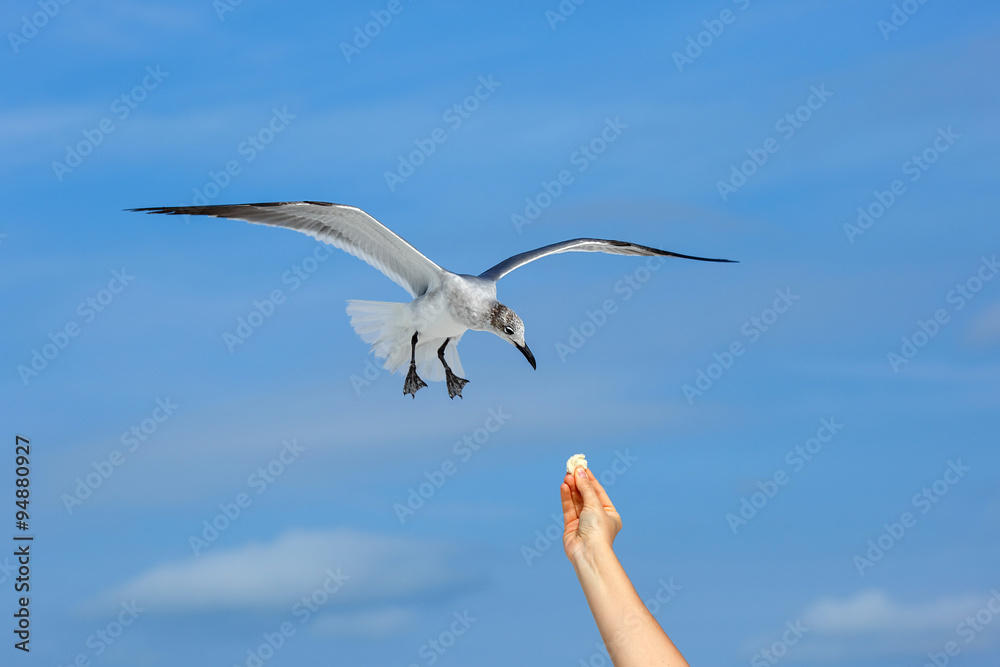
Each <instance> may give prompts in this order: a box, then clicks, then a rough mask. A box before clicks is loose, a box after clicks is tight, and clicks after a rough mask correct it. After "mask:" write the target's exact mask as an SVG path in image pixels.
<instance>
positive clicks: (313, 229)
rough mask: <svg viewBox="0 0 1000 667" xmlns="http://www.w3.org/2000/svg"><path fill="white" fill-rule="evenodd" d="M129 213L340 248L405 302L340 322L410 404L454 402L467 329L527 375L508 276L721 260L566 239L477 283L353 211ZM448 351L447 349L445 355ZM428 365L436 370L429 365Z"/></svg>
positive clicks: (312, 206)
mask: <svg viewBox="0 0 1000 667" xmlns="http://www.w3.org/2000/svg"><path fill="white" fill-rule="evenodd" d="M128 210H130V211H139V212H145V213H163V214H167V215H209V216H213V217H216V218H233V219H236V220H245V221H247V222H250V223H254V224H258V225H270V226H272V227H287V228H288V229H294V230H296V231H300V232H302V233H304V234H308V235H309V236H312V237H313V238H315V239H317V240H319V241H322V242H324V243H328V244H330V245H332V246H334V247H337V248H340V249H341V250H344V251H346V252H349V253H350V254H352V255H354V256H355V257H358V258H359V259H363V260H364V261H365V262H367V263H368V264H371V265H372V266H374V267H375V268H376V269H378V270H379V271H381V272H382V273H384V274H385V275H386V276H387V277H388V278H390V279H391V280H392V281H393V282H395V283H396V284H397V285H399V286H400V287H402V288H403V289H405V290H406V291H407V292H409V293H410V296H411V297H413V300H412V301H410V302H409V303H387V302H384V301H348V302H347V304H348V305H347V314H348V315H349V316H350V318H351V326H353V327H354V331H355V332H357V334H358V335H359V336H360V337H361V339H362V340H364V341H365V342H366V343H371V344H372V351H373V352H374V353H375V355H376V356H377V357H378V358H380V359H385V365H384V367H385V368H386V369H387V370H389V371H391V372H396V371H397V370H401V369H402V368H403V366H404V365H405V364H406V363H407V362H409V371H408V372H407V374H406V380H405V381H404V383H403V395H404V396H405V395H411V396H413V397H414V398H416V394H417V391H418V390H419V389H421V388H422V387H426V386H427V384H426V383H425V382H424V381H423V380H422V379H420V376H419V375H417V369H418V368H419V369H420V372H421V373H423V374H424V376H425V377H427V378H428V379H430V380H432V381H440V380H441V379H442V371H444V372H443V378H444V380H445V381H446V383H447V386H448V395H449V396H450V397H451V398H455V397H456V396H458V397H461V396H462V388H463V387H464V386H465V385H466V383H468V380H466V379H465V378H462V377H459V376H460V375H464V374H465V373H464V372H463V370H462V364H461V362H460V361H459V359H458V352H457V350H456V349H455V346H456V345H457V344H458V341H459V340H460V339H461V338H462V334H464V333H465V332H466V331H468V330H469V329H473V330H475V331H488V332H490V333H493V334H496V335H497V336H499V337H500V338H502V339H503V340H505V341H507V342H508V343H511V344H512V345H514V347H516V348H517V349H518V350H520V351H521V354H523V355H524V356H525V358H526V359H527V360H528V363H530V364H531V367H532V368H535V367H536V366H535V356H534V355H533V354H532V353H531V350H529V349H528V345H527V344H526V343H525V342H524V323H523V322H522V321H521V318H520V317H518V316H517V314H516V313H515V312H514V311H513V310H511V309H510V308H508V307H507V306H505V305H503V304H502V303H500V302H499V301H497V281H498V280H500V279H501V278H503V277H504V276H505V275H507V274H508V273H510V272H511V271H513V270H514V269H516V268H518V267H520V266H524V265H525V264H527V263H529V262H533V261H535V260H536V259H539V258H541V257H546V256H548V255H555V254H557V253H561V252H605V253H610V254H612V255H634V256H656V255H660V256H664V257H681V258H683V259H697V260H700V261H703V262H731V261H732V260H728V259H709V258H707V257H692V256H691V255H681V254H679V253H676V252H669V251H666V250H657V249H656V248H650V247H647V246H643V245H638V244H635V243H628V242H626V241H607V240H603V239H572V240H570V241H562V242H560V243H553V244H552V245H547V246H544V247H542V248H536V249H534V250H529V251H527V252H522V253H521V254H519V255H514V256H513V257H509V258H507V259H505V260H504V261H502V262H500V263H499V264H497V265H496V266H494V267H493V268H491V269H487V270H486V271H484V272H483V273H481V274H479V275H478V276H469V275H464V274H456V273H452V272H451V271H448V270H446V269H443V268H441V267H440V266H438V265H437V264H435V263H434V262H432V261H431V260H429V259H427V258H426V257H424V256H423V254H421V253H420V251H419V250H417V249H416V248H414V247H413V246H412V245H410V244H409V243H407V242H406V241H404V240H403V239H402V238H400V237H399V236H397V235H396V234H394V233H393V232H392V231H391V230H389V229H388V228H387V227H385V226H384V225H382V224H381V223H380V222H379V221H378V220H376V219H375V218H373V217H371V216H370V215H368V214H367V213H365V212H364V211H362V210H361V209H360V208H357V207H355V206H346V205H344V204H330V203H327V202H317V201H294V202H275V203H269V204H233V205H220V206H162V207H155V208H133V209H128ZM449 343H451V346H450V347H449V345H448V344H449ZM435 358H437V360H438V361H440V364H437V363H435V361H434V360H435Z"/></svg>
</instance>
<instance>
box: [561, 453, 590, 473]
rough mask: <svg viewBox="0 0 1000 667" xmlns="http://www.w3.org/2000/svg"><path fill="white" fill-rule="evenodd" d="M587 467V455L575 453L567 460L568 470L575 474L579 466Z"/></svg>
mask: <svg viewBox="0 0 1000 667" xmlns="http://www.w3.org/2000/svg"><path fill="white" fill-rule="evenodd" d="M586 467H587V457H586V456H584V455H583V454H574V455H573V456H571V457H569V461H566V472H568V473H569V474H571V475H572V474H573V473H574V472H575V471H576V469H577V468H586Z"/></svg>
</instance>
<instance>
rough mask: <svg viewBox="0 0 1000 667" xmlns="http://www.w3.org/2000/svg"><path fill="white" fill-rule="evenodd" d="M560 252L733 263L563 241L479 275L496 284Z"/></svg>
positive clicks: (623, 243) (625, 245)
mask: <svg viewBox="0 0 1000 667" xmlns="http://www.w3.org/2000/svg"><path fill="white" fill-rule="evenodd" d="M560 252H606V253H610V254H612V255H637V256H645V257H649V256H656V255H660V256H663V257H681V258H683V259H697V260H700V261H702V262H733V261H734V260H731V259H709V258H708V257H692V256H691V255H681V254H680V253H676V252H670V251H668V250H657V249H656V248H650V247H648V246H644V245H637V244H635V243H629V242H627V241H607V240H604V239H573V240H571V241H562V242H560V243H553V244H552V245H547V246H544V247H542V248H535V249H534V250H529V251H527V252H522V253H521V254H519V255H514V256H513V257H509V258H507V259H505V260H504V261H502V262H500V263H499V264H497V265H496V266H494V267H493V268H491V269H487V270H486V271H483V272H482V273H481V274H479V277H480V278H485V279H486V280H492V281H494V282H496V281H497V280H500V279H501V278H503V277H504V276H505V275H507V274H508V273H510V272H511V271H513V270H514V269H516V268H518V267H519V266H524V265H525V264H527V263H528V262H533V261H535V260H536V259H539V258H540V257H546V256H548V255H555V254H557V253H560Z"/></svg>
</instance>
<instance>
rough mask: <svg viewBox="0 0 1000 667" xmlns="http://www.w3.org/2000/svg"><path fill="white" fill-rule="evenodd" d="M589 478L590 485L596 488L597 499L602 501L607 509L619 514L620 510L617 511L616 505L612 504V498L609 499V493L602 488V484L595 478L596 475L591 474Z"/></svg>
mask: <svg viewBox="0 0 1000 667" xmlns="http://www.w3.org/2000/svg"><path fill="white" fill-rule="evenodd" d="M588 472H589V471H588ZM588 477H589V479H590V480H591V482H590V483H591V484H593V486H594V491H596V492H597V499H598V500H600V501H601V504H602V505H604V507H605V508H606V509H610V510H611V511H613V512H617V511H618V510H616V509H615V506H614V503H612V502H611V498H609V497H608V492H607V491H605V490H604V487H603V486H601V483H600V482H598V481H597V477H596V476H594V473H590V475H589V476H588Z"/></svg>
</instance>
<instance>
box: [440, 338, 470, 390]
mask: <svg viewBox="0 0 1000 667" xmlns="http://www.w3.org/2000/svg"><path fill="white" fill-rule="evenodd" d="M450 340H451V339H450V338H445V339H444V344H443V345H441V347H439V348H438V359H440V360H441V365H442V366H444V379H445V381H446V382H447V383H448V396H449V397H451V398H455V397H456V396H458V397H459V398H462V387H464V386H465V385H467V384H469V381H468V380H466V379H465V378H460V377H458V376H457V375H455V374H454V373H452V372H451V368H449V367H448V362H447V361H445V360H444V348H446V347H448V341H450Z"/></svg>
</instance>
